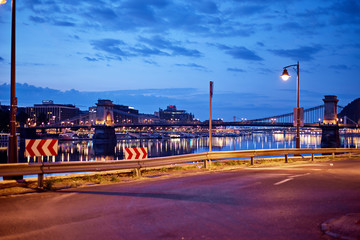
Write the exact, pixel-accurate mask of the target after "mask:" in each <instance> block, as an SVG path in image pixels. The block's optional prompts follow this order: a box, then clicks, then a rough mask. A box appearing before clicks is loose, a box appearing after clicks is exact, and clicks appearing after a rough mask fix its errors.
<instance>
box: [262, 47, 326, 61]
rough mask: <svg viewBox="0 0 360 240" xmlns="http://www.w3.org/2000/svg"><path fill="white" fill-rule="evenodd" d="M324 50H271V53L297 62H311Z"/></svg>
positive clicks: (313, 48)
mask: <svg viewBox="0 0 360 240" xmlns="http://www.w3.org/2000/svg"><path fill="white" fill-rule="evenodd" d="M321 50H322V47H321V46H312V47H299V48H295V49H270V50H269V52H271V53H273V54H275V55H277V56H280V57H287V58H291V59H292V60H295V61H311V60H313V59H314V55H315V54H317V53H318V52H320V51H321Z"/></svg>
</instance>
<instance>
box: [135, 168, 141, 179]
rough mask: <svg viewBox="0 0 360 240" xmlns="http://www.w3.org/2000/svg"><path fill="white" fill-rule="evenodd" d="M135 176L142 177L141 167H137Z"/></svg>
mask: <svg viewBox="0 0 360 240" xmlns="http://www.w3.org/2000/svg"><path fill="white" fill-rule="evenodd" d="M135 176H136V177H138V178H139V177H141V170H140V168H135Z"/></svg>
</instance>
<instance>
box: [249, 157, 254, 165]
mask: <svg viewBox="0 0 360 240" xmlns="http://www.w3.org/2000/svg"><path fill="white" fill-rule="evenodd" d="M250 164H251V165H254V157H251V159H250Z"/></svg>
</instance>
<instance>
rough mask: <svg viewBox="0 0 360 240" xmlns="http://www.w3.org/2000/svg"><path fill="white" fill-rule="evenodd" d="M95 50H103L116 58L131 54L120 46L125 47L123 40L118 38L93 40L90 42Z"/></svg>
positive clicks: (119, 58)
mask: <svg viewBox="0 0 360 240" xmlns="http://www.w3.org/2000/svg"><path fill="white" fill-rule="evenodd" d="M90 44H91V45H92V46H93V48H94V49H95V50H99V51H103V52H105V53H107V54H110V55H113V56H116V57H117V59H118V60H121V57H126V56H131V54H130V53H128V52H124V51H123V50H122V49H121V47H125V42H123V41H121V40H118V39H110V38H106V39H101V40H93V41H91V42H90Z"/></svg>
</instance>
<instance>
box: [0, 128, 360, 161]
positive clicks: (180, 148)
mask: <svg viewBox="0 0 360 240" xmlns="http://www.w3.org/2000/svg"><path fill="white" fill-rule="evenodd" d="M212 139H213V142H212V149H213V151H232V150H251V149H278V148H295V134H289V133H286V132H279V133H264V132H258V133H257V132H253V133H252V134H250V135H244V136H238V137H213V138H212ZM300 139H301V147H302V148H320V147H321V134H318V133H313V132H309V133H305V134H302V135H301V138H300ZM341 145H342V147H352V148H354V147H355V148H360V137H358V136H354V135H351V134H343V135H342V136H341ZM131 147H146V148H147V149H148V156H149V157H150V158H151V157H160V156H171V155H179V154H189V153H199V152H207V151H208V149H209V139H208V138H207V137H199V138H170V139H127V140H119V141H118V142H117V143H116V144H113V145H111V144H105V145H94V144H93V142H92V141H91V140H87V141H70V142H59V148H58V156H56V157H50V158H46V157H45V158H44V159H43V160H44V161H46V162H50V161H51V162H52V161H56V162H65V161H66V162H68V161H105V160H121V159H123V155H124V148H131ZM0 159H1V162H3V163H5V162H6V149H5V152H4V149H2V151H0ZM25 161H26V160H25ZM28 161H31V162H33V161H34V159H28Z"/></svg>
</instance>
